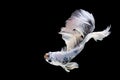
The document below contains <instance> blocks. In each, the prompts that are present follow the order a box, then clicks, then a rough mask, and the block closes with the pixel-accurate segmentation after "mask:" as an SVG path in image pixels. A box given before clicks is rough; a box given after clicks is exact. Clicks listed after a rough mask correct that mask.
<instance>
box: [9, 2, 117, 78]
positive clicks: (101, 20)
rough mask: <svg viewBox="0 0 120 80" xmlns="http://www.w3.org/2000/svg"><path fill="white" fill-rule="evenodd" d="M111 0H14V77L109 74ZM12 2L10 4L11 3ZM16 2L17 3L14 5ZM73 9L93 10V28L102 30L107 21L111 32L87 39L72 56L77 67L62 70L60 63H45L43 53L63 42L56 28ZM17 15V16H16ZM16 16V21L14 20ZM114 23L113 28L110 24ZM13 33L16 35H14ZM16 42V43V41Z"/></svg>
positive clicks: (111, 47) (105, 76)
mask: <svg viewBox="0 0 120 80" xmlns="http://www.w3.org/2000/svg"><path fill="white" fill-rule="evenodd" d="M113 5H115V4H114V2H112V1H108V2H107V1H106V2H105V1H97V0H96V1H93V0H92V1H91V0H68V1H67V0H66V1H57V0H56V1H45V0H44V1H40V2H32V1H31V2H30V1H28V2H20V3H19V2H18V3H16V4H15V6H13V8H14V9H12V10H13V11H14V12H15V13H13V14H12V15H14V16H16V17H15V23H16V25H17V26H18V27H17V28H16V32H19V34H18V35H19V38H18V40H19V41H18V43H20V49H19V51H17V52H20V53H19V54H17V56H16V58H18V57H20V56H21V57H20V59H19V62H17V61H15V63H13V64H16V63H17V64H18V65H17V66H14V67H13V68H15V72H14V73H15V76H18V77H17V78H18V79H19V78H22V79H23V78H26V79H28V78H29V79H31V78H32V79H34V80H35V79H39V80H47V79H49V80H58V79H60V80H80V79H96V80H97V79H100V78H101V79H103V78H109V77H110V78H111V77H112V76H113V75H112V74H113V71H114V68H113V64H114V62H113V59H114V57H113V53H112V52H113V47H114V46H113V39H114V36H113V35H114V29H115V26H113V25H112V24H113V23H112V22H113V20H114V19H113V12H115V11H116V10H115V8H114V7H113ZM11 6H12V5H11ZM16 6H17V7H16ZM77 9H84V10H86V11H88V12H90V13H92V14H93V16H94V18H95V25H96V28H95V31H101V30H104V29H105V28H106V27H107V26H109V25H110V24H111V26H112V27H111V31H112V33H111V35H109V36H108V37H107V38H105V39H104V40H103V41H98V42H95V41H94V40H93V39H91V40H90V41H89V42H88V43H87V44H86V45H85V48H84V49H83V51H82V52H81V53H80V54H79V55H78V56H77V57H76V58H75V59H74V60H73V61H76V62H77V63H78V64H79V65H80V67H79V68H78V69H74V70H72V71H71V72H70V73H67V72H65V71H64V70H63V69H62V68H61V67H56V66H53V65H50V64H48V63H47V62H46V61H45V60H44V58H43V56H44V54H45V53H47V52H49V51H58V50H61V48H62V47H64V46H65V43H64V41H63V40H62V39H61V35H59V34H58V32H59V31H60V28H61V27H63V26H65V21H66V20H67V19H68V18H69V17H70V15H71V13H72V12H73V11H75V10H77ZM18 19H19V20H18ZM17 20H18V21H17ZM113 27H114V28H113ZM18 35H17V36H18ZM17 45H18V44H17Z"/></svg>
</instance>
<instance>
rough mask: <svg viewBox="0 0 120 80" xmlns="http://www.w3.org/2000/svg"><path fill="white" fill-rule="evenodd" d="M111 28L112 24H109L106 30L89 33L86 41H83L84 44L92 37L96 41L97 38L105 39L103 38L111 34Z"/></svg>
mask: <svg viewBox="0 0 120 80" xmlns="http://www.w3.org/2000/svg"><path fill="white" fill-rule="evenodd" d="M110 28H111V26H108V27H107V28H106V29H105V30H103V31H99V32H92V33H89V34H88V35H87V36H86V37H85V39H84V41H83V44H85V43H86V42H88V41H89V40H90V39H91V38H93V39H94V40H95V41H97V40H100V41H101V40H103V38H105V37H107V36H108V35H109V34H110V31H109V30H110Z"/></svg>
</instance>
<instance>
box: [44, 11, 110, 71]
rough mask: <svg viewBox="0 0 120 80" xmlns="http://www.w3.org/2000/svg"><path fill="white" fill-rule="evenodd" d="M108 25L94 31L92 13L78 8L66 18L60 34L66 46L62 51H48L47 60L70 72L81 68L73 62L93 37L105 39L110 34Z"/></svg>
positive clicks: (45, 56)
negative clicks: (101, 29) (103, 28)
mask: <svg viewBox="0 0 120 80" xmlns="http://www.w3.org/2000/svg"><path fill="white" fill-rule="evenodd" d="M110 27H111V26H108V27H107V28H106V29H105V30H103V31H97V32H93V31H94V29H95V20H94V17H93V15H92V14H91V13H89V12H87V11H85V10H82V9H80V10H76V11H75V12H73V13H72V14H71V17H70V18H69V19H68V20H66V25H65V27H62V28H61V31H60V32H59V34H61V35H62V39H63V40H64V41H65V44H66V46H65V47H63V48H62V49H61V51H55V52H48V53H46V54H45V55H44V58H45V60H46V61H47V62H48V63H50V64H52V65H55V66H61V67H62V68H63V69H64V70H65V71H67V72H70V70H73V69H75V68H79V65H78V63H76V62H71V61H72V59H73V58H75V57H76V56H77V55H78V54H79V53H80V52H81V51H82V50H83V48H84V46H85V44H86V43H87V42H88V41H89V40H90V39H91V38H93V39H94V40H95V41H97V40H100V41H101V40H103V38H105V37H107V36H108V35H109V34H110V31H109V30H110Z"/></svg>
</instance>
